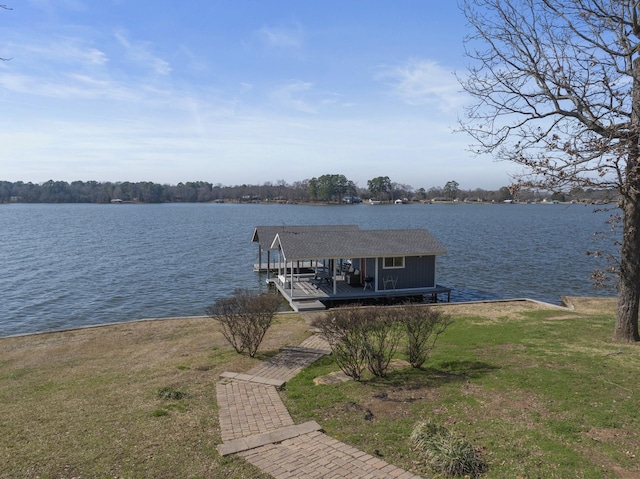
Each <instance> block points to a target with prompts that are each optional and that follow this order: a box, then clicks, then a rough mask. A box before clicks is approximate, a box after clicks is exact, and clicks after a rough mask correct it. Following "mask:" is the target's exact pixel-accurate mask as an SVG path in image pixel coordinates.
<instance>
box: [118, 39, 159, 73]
mask: <svg viewBox="0 0 640 479" xmlns="http://www.w3.org/2000/svg"><path fill="white" fill-rule="evenodd" d="M115 37H116V39H117V40H118V42H119V43H120V45H122V46H123V47H124V48H125V50H126V54H127V57H128V59H129V60H131V61H132V62H134V63H135V64H136V65H137V66H138V67H142V68H148V69H150V70H151V71H153V72H154V73H155V74H157V75H168V74H169V73H171V65H170V64H169V62H168V61H166V60H164V59H163V58H161V57H159V56H157V55H155V54H154V53H153V52H152V49H151V44H150V43H148V42H134V41H131V40H129V38H127V34H126V33H125V32H122V31H119V32H115Z"/></svg>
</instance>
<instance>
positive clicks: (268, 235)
mask: <svg viewBox="0 0 640 479" xmlns="http://www.w3.org/2000/svg"><path fill="white" fill-rule="evenodd" d="M359 229H360V227H359V226H358V225H295V226H291V225H290V226H285V225H282V226H256V227H255V229H254V230H253V237H252V238H251V241H253V242H254V243H258V244H259V245H260V248H262V249H270V247H271V243H273V239H274V238H275V237H276V235H277V234H278V233H283V232H287V231H288V232H295V233H309V232H310V233H313V232H317V231H336V232H337V231H346V230H354V231H356V230H359Z"/></svg>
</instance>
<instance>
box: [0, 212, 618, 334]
mask: <svg viewBox="0 0 640 479" xmlns="http://www.w3.org/2000/svg"><path fill="white" fill-rule="evenodd" d="M608 216H609V215H608V213H604V212H594V208H593V207H591V206H584V205H467V204H464V205H463V204H460V205H456V204H442V205H421V204H415V205H413V204H411V205H401V206H400V205H397V206H396V205H376V206H371V205H344V206H308V205H235V204H161V205H126V204H125V205H93V204H86V205H85V204H80V205H72V204H63V205H49V204H46V205H45V204H37V205H27V204H11V205H1V206H0V264H1V265H2V272H1V274H0V336H8V335H14V334H23V333H31V332H37V331H49V330H57V329H64V328H74V327H81V326H87V325H94V324H103V323H110V322H120V321H129V320H136V319H141V318H155V317H175V316H197V315H203V314H204V310H205V308H206V307H207V306H208V305H210V304H212V303H213V302H215V301H216V300H217V299H219V298H222V297H225V296H228V295H229V294H230V293H231V292H232V291H233V290H234V289H235V288H237V287H246V288H251V289H259V288H265V283H264V280H265V278H264V277H263V276H261V275H259V274H257V273H255V272H254V271H253V263H254V262H256V260H257V246H256V245H255V244H254V243H251V235H252V233H253V228H254V227H255V226H256V225H295V224H358V225H360V227H361V228H363V229H373V228H375V229H386V228H390V229H391V228H426V229H428V230H429V231H430V232H431V233H432V234H433V235H434V236H435V237H436V238H437V239H438V240H439V241H440V242H441V243H442V244H443V245H444V246H445V248H446V249H447V252H448V255H447V256H444V257H440V258H439V259H438V275H437V280H438V283H439V284H441V285H444V286H448V287H451V288H453V292H452V295H451V300H452V301H468V300H479V299H499V298H522V297H527V298H532V299H537V300H542V301H547V302H551V303H556V304H558V303H559V302H560V296H562V295H578V296H580V295H582V296H591V295H611V294H612V292H610V291H609V292H606V291H594V290H593V288H592V283H591V280H590V279H589V275H590V274H591V272H592V271H593V270H594V269H595V268H596V267H599V266H602V265H601V264H600V263H598V262H597V261H598V260H595V259H594V258H591V257H588V256H586V255H585V251H587V250H593V249H597V248H602V247H603V246H605V245H603V244H598V243H596V242H594V239H593V236H594V235H593V234H594V232H596V231H603V230H606V229H607V227H606V225H605V221H606V219H607V218H608ZM606 246H608V247H609V248H611V245H610V244H608V243H607V244H606Z"/></svg>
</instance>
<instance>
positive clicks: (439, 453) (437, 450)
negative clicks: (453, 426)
mask: <svg viewBox="0 0 640 479" xmlns="http://www.w3.org/2000/svg"><path fill="white" fill-rule="evenodd" d="M411 442H412V443H413V445H414V447H415V449H416V451H418V452H419V453H420V454H421V455H422V456H423V457H424V459H425V461H426V462H427V464H428V465H429V466H430V467H431V468H432V469H433V470H434V471H435V472H438V473H443V474H447V475H450V476H466V477H469V476H470V477H478V476H479V475H480V474H482V473H483V472H485V471H486V470H487V464H486V463H485V462H484V461H483V460H482V458H481V457H480V454H479V453H478V452H477V451H476V450H475V448H474V447H473V445H471V444H470V443H469V442H468V441H465V440H464V439H461V438H459V437H457V436H456V435H455V434H454V433H452V432H451V431H450V430H449V429H447V428H446V427H444V426H441V425H439V424H436V423H434V422H433V421H431V420H426V421H421V422H418V423H417V424H416V425H415V427H414V429H413V432H412V433H411Z"/></svg>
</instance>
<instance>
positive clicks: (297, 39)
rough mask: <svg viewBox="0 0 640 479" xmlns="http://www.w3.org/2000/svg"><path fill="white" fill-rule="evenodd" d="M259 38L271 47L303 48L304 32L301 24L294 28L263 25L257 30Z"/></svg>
mask: <svg viewBox="0 0 640 479" xmlns="http://www.w3.org/2000/svg"><path fill="white" fill-rule="evenodd" d="M257 35H258V38H260V40H262V42H263V44H265V45H266V46H268V47H270V48H295V49H297V48H301V47H302V40H303V34H302V29H301V28H300V26H299V25H295V26H294V27H293V28H273V27H262V28H261V29H260V30H258V32H257Z"/></svg>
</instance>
